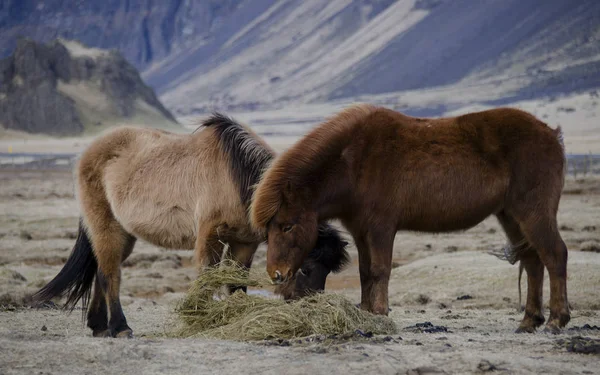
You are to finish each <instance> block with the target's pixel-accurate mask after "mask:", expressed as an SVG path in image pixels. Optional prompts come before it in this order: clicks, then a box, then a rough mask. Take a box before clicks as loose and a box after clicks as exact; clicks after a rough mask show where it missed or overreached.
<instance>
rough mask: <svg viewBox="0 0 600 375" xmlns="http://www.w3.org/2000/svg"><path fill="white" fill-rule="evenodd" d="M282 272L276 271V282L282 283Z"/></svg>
mask: <svg viewBox="0 0 600 375" xmlns="http://www.w3.org/2000/svg"><path fill="white" fill-rule="evenodd" d="M281 279H282V277H281V272H279V270H277V271H275V281H281Z"/></svg>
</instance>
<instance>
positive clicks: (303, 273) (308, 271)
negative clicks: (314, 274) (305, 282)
mask: <svg viewBox="0 0 600 375" xmlns="http://www.w3.org/2000/svg"><path fill="white" fill-rule="evenodd" d="M299 272H300V274H301V275H302V276H306V277H308V276H310V269H304V268H300V270H299Z"/></svg>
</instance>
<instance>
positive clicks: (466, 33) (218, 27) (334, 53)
mask: <svg viewBox="0 0 600 375" xmlns="http://www.w3.org/2000/svg"><path fill="white" fill-rule="evenodd" d="M0 4H9V6H8V8H6V9H8V12H7V13H4V14H5V16H2V15H1V14H2V13H1V12H0V36H2V37H3V38H0V40H2V42H0V51H2V49H1V48H3V47H2V46H5V45H7V44H9V43H10V42H9V40H10V38H11V37H12V36H14V35H16V33H24V34H27V33H33V34H35V35H36V36H38V37H42V38H43V37H45V35H46V34H52V33H54V34H52V35H63V34H66V35H68V36H73V37H75V38H79V39H82V40H84V41H85V42H86V43H88V44H89V45H91V46H100V47H110V48H117V49H119V50H120V51H122V52H123V54H124V56H125V57H126V58H127V59H128V60H129V61H132V62H133V63H134V64H135V65H136V66H137V67H139V68H141V69H143V73H142V76H143V77H144V79H145V81H146V82H147V83H148V84H149V85H150V86H152V87H153V88H154V89H155V90H156V91H157V93H158V94H159V95H160V96H161V99H162V101H163V102H164V103H165V105H166V106H167V107H168V108H169V109H171V110H173V111H174V112H175V113H177V114H178V115H187V114H192V113H196V112H205V111H207V110H210V109H212V108H215V107H217V108H221V109H243V110H252V109H256V108H269V107H281V106H283V105H286V104H292V103H296V104H298V103H307V102H323V101H330V100H340V99H343V100H346V99H352V98H357V97H359V96H361V95H362V96H364V95H371V96H373V95H376V96H381V95H387V94H390V95H392V94H391V93H397V92H413V91H414V90H422V89H427V88H428V89H436V88H441V89H444V90H445V88H447V87H449V86H452V87H455V88H456V87H459V86H460V87H461V88H462V90H464V91H473V90H476V91H477V96H478V99H479V100H481V101H483V102H486V103H495V104H501V103H505V102H506V103H508V102H510V101H514V100H521V99H528V98H536V97H545V96H549V95H555V94H557V93H571V92H581V91H582V90H586V89H590V88H597V87H600V1H597V0H578V1H573V0H528V1H520V0H485V1H473V0H331V1H322V0H223V1H218V0H174V1H169V2H160V1H152V0H127V1H118V0H109V1H106V2H81V3H78V4H79V5H78V6H76V7H71V6H70V5H69V4H71V2H68V1H65V0H62V1H61V0H45V1H44V2H41V1H34V0H5V1H4V2H2V3H0ZM36 4H37V5H36ZM40 4H43V7H42V8H43V9H42V8H40V6H41V5H40ZM3 6H4V7H5V5H0V10H2V7H3ZM6 14H8V15H9V16H6ZM474 87H476V89H474ZM407 90H408V91H407ZM452 91H456V90H454V89H453V90H452ZM459 91H460V90H459ZM396 96H399V95H396ZM441 97H442V99H444V98H443V95H441ZM447 99H448V100H449V101H452V100H453V98H450V97H448V98H447ZM438 105H439V107H440V108H443V107H444V106H446V105H448V103H446V102H445V101H444V100H441V101H438Z"/></svg>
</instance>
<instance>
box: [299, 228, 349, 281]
mask: <svg viewBox="0 0 600 375" xmlns="http://www.w3.org/2000/svg"><path fill="white" fill-rule="evenodd" d="M346 245H348V242H347V241H345V240H344V239H343V238H342V236H341V234H340V232H339V231H338V230H337V229H335V228H333V227H332V226H331V225H330V224H320V225H319V235H318V237H317V243H316V244H315V247H314V249H312V250H311V252H310V253H309V254H308V257H309V258H310V259H313V260H315V261H317V262H318V263H320V264H322V265H323V266H325V267H326V268H327V269H329V270H330V271H331V272H334V273H337V272H339V271H341V270H342V269H343V268H344V267H345V266H346V265H347V264H348V263H350V255H349V254H348V251H346Z"/></svg>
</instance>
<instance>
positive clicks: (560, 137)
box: [553, 125, 567, 177]
mask: <svg viewBox="0 0 600 375" xmlns="http://www.w3.org/2000/svg"><path fill="white" fill-rule="evenodd" d="M553 131H554V135H556V139H558V143H560V146H561V147H562V152H563V159H564V164H563V177H564V176H565V175H566V173H567V154H566V151H565V137H564V135H563V131H562V128H561V127H560V125H559V126H557V127H556V129H553Z"/></svg>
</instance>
